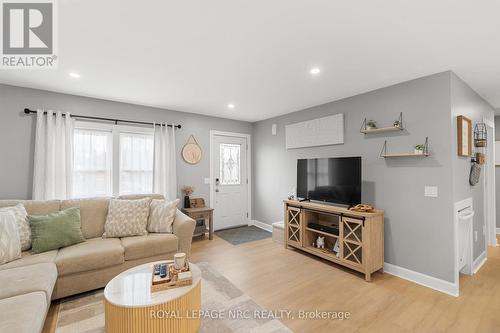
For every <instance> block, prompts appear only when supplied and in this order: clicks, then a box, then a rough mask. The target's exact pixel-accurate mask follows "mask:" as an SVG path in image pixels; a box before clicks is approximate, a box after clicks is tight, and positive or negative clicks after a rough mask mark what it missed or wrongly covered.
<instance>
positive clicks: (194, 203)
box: [189, 198, 205, 208]
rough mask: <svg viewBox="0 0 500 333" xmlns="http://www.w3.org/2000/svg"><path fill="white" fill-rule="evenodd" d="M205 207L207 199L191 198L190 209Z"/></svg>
mask: <svg viewBox="0 0 500 333" xmlns="http://www.w3.org/2000/svg"><path fill="white" fill-rule="evenodd" d="M203 207H205V199H203V198H190V199H189V208H203Z"/></svg>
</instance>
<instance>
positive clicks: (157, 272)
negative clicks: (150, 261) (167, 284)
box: [154, 264, 160, 275]
mask: <svg viewBox="0 0 500 333" xmlns="http://www.w3.org/2000/svg"><path fill="white" fill-rule="evenodd" d="M154 275H160V264H156V265H155V266H154Z"/></svg>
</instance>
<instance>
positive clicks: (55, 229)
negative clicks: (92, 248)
mask: <svg viewBox="0 0 500 333" xmlns="http://www.w3.org/2000/svg"><path fill="white" fill-rule="evenodd" d="M29 220H30V226H31V245H32V250H33V252H35V253H42V252H47V251H50V250H57V249H59V248H62V247H66V246H70V245H74V244H77V243H81V242H84V241H85V238H83V235H82V229H80V208H78V207H71V208H68V209H65V210H61V211H59V212H56V213H50V214H48V215H33V216H30V217H29Z"/></svg>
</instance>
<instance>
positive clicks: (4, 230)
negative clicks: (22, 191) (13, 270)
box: [0, 212, 21, 264]
mask: <svg viewBox="0 0 500 333" xmlns="http://www.w3.org/2000/svg"><path fill="white" fill-rule="evenodd" d="M18 258H21V242H20V241H19V230H18V228H17V221H16V216H15V215H14V213H12V212H0V264H5V263H8V262H9V261H12V260H16V259H18Z"/></svg>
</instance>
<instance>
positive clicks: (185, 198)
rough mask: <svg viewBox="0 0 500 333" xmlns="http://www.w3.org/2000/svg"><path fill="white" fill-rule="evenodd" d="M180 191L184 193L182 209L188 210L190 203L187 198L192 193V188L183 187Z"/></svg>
mask: <svg viewBox="0 0 500 333" xmlns="http://www.w3.org/2000/svg"><path fill="white" fill-rule="evenodd" d="M181 191H182V192H184V208H190V207H191V203H190V201H189V196H190V195H191V194H192V193H193V192H194V187H193V186H189V185H184V186H183V187H182V189H181Z"/></svg>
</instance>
